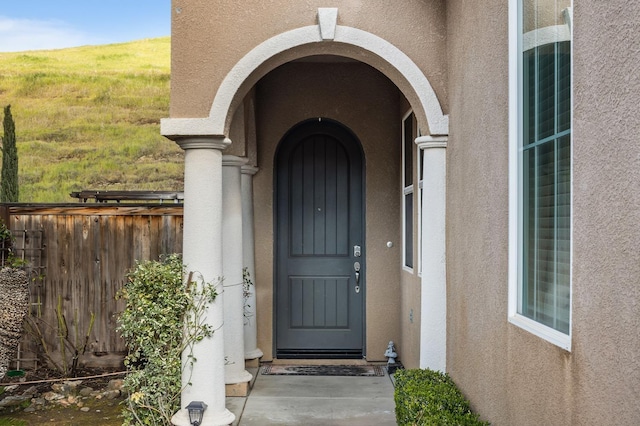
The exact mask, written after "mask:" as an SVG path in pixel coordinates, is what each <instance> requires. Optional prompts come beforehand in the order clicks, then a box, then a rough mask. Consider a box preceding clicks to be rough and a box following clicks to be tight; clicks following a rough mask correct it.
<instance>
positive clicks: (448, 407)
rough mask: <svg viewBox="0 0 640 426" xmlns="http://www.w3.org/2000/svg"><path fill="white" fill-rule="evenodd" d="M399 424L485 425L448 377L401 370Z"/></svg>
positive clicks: (397, 391)
mask: <svg viewBox="0 0 640 426" xmlns="http://www.w3.org/2000/svg"><path fill="white" fill-rule="evenodd" d="M394 377H395V385H396V388H395V394H394V399H395V403H396V421H397V423H398V425H400V426H405V425H411V426H418V425H434V426H435V425H438V426H440V425H460V426H476V425H477V426H481V425H488V424H489V423H486V422H482V421H480V420H479V419H478V416H477V415H476V414H474V413H472V412H471V409H470V408H469V402H468V401H467V400H466V399H465V398H464V396H463V395H462V393H461V392H460V390H459V389H458V388H457V387H456V385H455V383H454V382H453V380H452V379H451V377H449V375H448V374H445V373H441V372H438V371H433V370H429V369H426V370H397V372H396V373H395V376H394Z"/></svg>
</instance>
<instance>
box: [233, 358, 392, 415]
mask: <svg viewBox="0 0 640 426" xmlns="http://www.w3.org/2000/svg"><path fill="white" fill-rule="evenodd" d="M247 370H248V371H249V372H250V373H251V374H252V375H253V377H254V378H253V380H252V387H251V389H250V390H249V395H248V396H247V397H227V398H226V406H227V408H228V409H229V411H231V412H232V413H233V414H235V416H236V420H235V421H234V423H233V425H234V426H235V425H239V426H252V425H256V426H267V425H301V424H304V425H310V426H321V425H322V426H327V425H351V426H358V425H362V426H369V425H380V426H385V425H389V426H391V425H395V424H396V421H395V411H394V407H395V404H394V401H393V383H392V380H391V378H390V377H389V375H388V374H387V373H386V372H385V375H384V376H380V377H318V376H271V375H262V374H261V371H260V369H259V368H257V367H253V368H248V369H247Z"/></svg>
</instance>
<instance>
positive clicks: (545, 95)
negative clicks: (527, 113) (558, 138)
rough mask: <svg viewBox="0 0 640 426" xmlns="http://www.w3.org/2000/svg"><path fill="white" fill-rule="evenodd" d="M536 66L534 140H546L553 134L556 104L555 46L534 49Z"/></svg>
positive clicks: (548, 45)
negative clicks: (536, 122)
mask: <svg viewBox="0 0 640 426" xmlns="http://www.w3.org/2000/svg"><path fill="white" fill-rule="evenodd" d="M536 49H537V50H538V52H537V54H536V56H537V58H538V66H537V67H536V73H537V76H536V77H537V78H536V80H537V81H536V87H537V90H536V95H537V100H536V101H537V105H538V108H537V116H538V117H537V118H538V120H537V121H538V125H537V137H536V140H541V139H544V138H547V137H549V136H551V135H553V134H554V133H555V118H556V110H555V102H556V96H555V95H556V85H555V81H556V72H555V71H556V61H555V51H556V49H555V44H547V45H545V46H541V47H538V48H536Z"/></svg>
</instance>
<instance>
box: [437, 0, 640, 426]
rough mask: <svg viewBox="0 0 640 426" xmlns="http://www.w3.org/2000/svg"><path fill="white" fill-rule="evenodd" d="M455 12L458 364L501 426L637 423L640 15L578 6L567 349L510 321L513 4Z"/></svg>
mask: <svg viewBox="0 0 640 426" xmlns="http://www.w3.org/2000/svg"><path fill="white" fill-rule="evenodd" d="M447 7H448V10H447V12H448V14H447V19H448V50H449V70H450V75H449V93H450V107H451V109H450V114H451V115H450V130H451V131H450V139H449V145H448V148H447V176H448V177H447V264H448V266H447V286H448V287H447V295H448V303H447V320H448V325H447V326H448V341H447V369H448V371H449V372H450V374H451V375H452V377H453V379H454V380H455V381H456V382H457V383H458V385H459V386H460V388H461V389H462V391H463V392H464V393H465V395H466V396H468V397H469V398H470V400H471V402H472V405H473V407H474V408H475V409H476V410H477V411H478V412H479V413H480V414H481V415H482V416H483V417H484V418H486V419H488V420H490V421H491V422H492V424H494V425H541V424H548V425H565V424H576V425H602V424H620V425H631V424H639V423H640V408H639V407H640V405H638V403H637V395H638V394H639V393H640V362H639V361H640V359H639V358H638V356H639V355H638V354H640V339H639V338H638V330H639V329H640V305H639V304H638V300H640V286H639V285H638V282H639V277H640V255H639V254H638V253H639V250H638V249H639V248H640V247H639V243H640V227H639V226H638V223H640V209H639V208H638V206H640V185H638V182H640V156H639V154H638V149H639V147H640V139H639V136H638V135H640V127H639V124H638V117H640V109H639V107H638V94H639V93H640V81H639V78H638V69H640V59H639V58H640V50H639V49H638V45H637V43H636V44H635V45H633V44H631V43H629V41H630V40H635V39H637V34H638V31H639V30H640V28H639V25H638V22H640V13H639V9H638V8H637V7H636V8H635V10H630V9H632V8H630V7H629V3H628V2H626V1H623V0H615V1H612V2H599V1H597V0H585V1H580V2H578V3H577V4H576V7H575V9H574V40H575V43H574V59H575V62H574V79H575V86H574V87H575V90H574V124H573V129H574V130H573V182H574V186H573V191H574V192H573V209H574V210H573V218H574V219H573V226H574V228H573V310H572V315H573V317H572V323H573V338H572V350H571V352H566V351H564V350H562V349H560V348H558V347H556V346H554V345H552V344H550V343H547V342H546V341H544V340H542V339H541V338H539V337H536V336H534V335H532V334H530V333H528V332H525V331H523V330H521V329H520V328H518V327H516V326H514V325H511V324H509V323H508V322H507V300H508V277H507V274H508V233H507V232H508V231H507V230H508V220H509V218H508V166H509V164H508V105H507V100H508V81H507V79H508V46H507V34H508V29H507V26H508V21H507V2H504V1H498V0H488V1H485V2H468V1H462V0H452V1H449V2H448V3H447ZM612 22H615V25H611V23H612ZM488 46H491V47H490V48H487V47H488Z"/></svg>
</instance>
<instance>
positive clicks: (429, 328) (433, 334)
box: [416, 136, 448, 372]
mask: <svg viewBox="0 0 640 426" xmlns="http://www.w3.org/2000/svg"><path fill="white" fill-rule="evenodd" d="M447 139H448V137H447V136H421V137H419V138H417V139H416V144H417V145H418V147H419V148H420V150H421V151H422V155H423V157H422V158H423V167H424V173H423V184H422V185H423V187H422V188H423V189H422V223H421V226H422V300H421V311H420V316H421V321H420V368H430V369H432V370H440V371H442V372H444V371H446V362H447V274H446V272H447V268H446V266H447V264H446V239H445V236H446V233H445V222H446V216H445V214H446V162H447V157H446V153H447V149H446V148H447Z"/></svg>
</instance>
